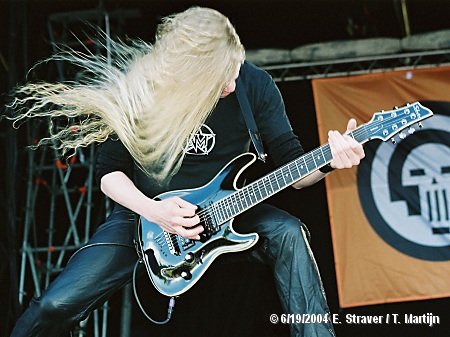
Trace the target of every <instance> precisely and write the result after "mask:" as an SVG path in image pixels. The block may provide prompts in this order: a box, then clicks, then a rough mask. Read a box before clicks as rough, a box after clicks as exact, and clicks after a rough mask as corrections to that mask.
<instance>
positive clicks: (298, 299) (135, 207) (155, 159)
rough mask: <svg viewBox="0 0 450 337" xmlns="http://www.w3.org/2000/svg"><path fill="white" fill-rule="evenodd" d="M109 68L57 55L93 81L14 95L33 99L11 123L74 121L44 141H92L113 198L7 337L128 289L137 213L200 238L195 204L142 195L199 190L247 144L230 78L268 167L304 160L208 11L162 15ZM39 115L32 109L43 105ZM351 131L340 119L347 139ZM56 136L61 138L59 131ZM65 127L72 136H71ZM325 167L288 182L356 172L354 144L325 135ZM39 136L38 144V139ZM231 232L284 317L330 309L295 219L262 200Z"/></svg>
mask: <svg viewBox="0 0 450 337" xmlns="http://www.w3.org/2000/svg"><path fill="white" fill-rule="evenodd" d="M113 48H115V55H116V56H118V60H119V62H117V63H115V64H113V65H112V66H109V65H107V64H106V63H105V62H106V61H104V60H101V59H96V58H93V59H92V61H91V62H89V63H88V62H86V59H85V58H81V57H78V56H77V55H73V54H70V53H69V54H67V55H66V58H67V60H68V61H70V62H73V63H76V64H78V65H82V66H84V67H85V68H86V69H88V70H90V71H92V72H93V73H95V74H96V75H97V76H95V79H92V80H91V82H90V83H88V84H85V83H84V84H82V83H79V84H74V85H62V84H50V83H45V84H33V85H31V84H30V85H26V86H25V87H22V88H21V89H20V91H21V92H22V93H26V94H28V95H29V97H30V98H32V99H33V100H34V101H35V105H34V106H33V107H32V108H29V110H28V111H27V112H25V113H23V114H22V115H20V116H19V117H18V119H21V118H27V117H31V116H49V117H54V116H55V115H56V114H59V115H65V116H68V117H79V118H78V119H75V120H78V121H79V124H77V125H75V126H76V127H77V128H76V129H74V128H73V126H71V127H69V128H68V129H67V130H70V131H71V132H63V131H64V130H63V131H61V132H58V133H55V134H53V135H51V137H50V140H51V141H58V142H59V144H61V148H62V150H67V149H73V148H77V147H79V146H85V145H88V144H91V143H93V142H97V143H101V145H100V146H99V148H98V156H97V179H98V181H99V183H100V187H101V190H102V191H103V192H104V193H105V194H106V195H107V196H109V197H110V198H111V199H112V200H114V201H115V206H114V209H113V211H112V213H111V215H110V216H109V217H108V219H107V220H106V222H105V223H104V224H103V225H101V226H100V227H99V228H98V229H97V231H96V233H95V234H94V235H93V237H92V238H91V240H90V241H89V243H88V244H87V245H86V247H84V248H82V249H80V250H79V251H78V252H76V253H75V254H74V255H73V257H72V258H71V260H70V261H69V263H68V264H67V267H66V268H65V270H64V271H63V272H62V273H61V274H60V275H59V276H58V277H57V278H56V279H55V280H54V281H53V282H52V284H51V285H50V286H49V287H48V289H47V290H46V292H45V293H44V294H43V295H42V296H41V297H40V298H38V299H33V300H32V301H31V303H30V306H29V308H28V309H27V310H26V311H25V312H24V314H23V315H22V316H21V317H20V318H19V320H18V321H17V324H16V326H15V328H14V330H13V332H12V336H14V337H25V336H45V337H51V336H55V337H56V336H58V337H60V336H63V335H64V334H67V333H68V332H69V330H70V329H71V328H72V327H73V326H74V325H75V324H76V323H77V322H79V321H81V320H83V319H85V318H86V317H87V316H88V315H89V313H90V312H91V311H92V310H93V309H95V308H96V307H98V306H99V305H100V304H102V303H103V302H104V301H105V300H107V299H108V297H110V296H111V294H112V293H114V292H115V291H117V290H118V289H120V288H121V287H122V286H123V285H124V284H126V283H127V282H129V281H130V279H131V277H132V270H133V267H134V265H135V263H136V259H137V256H136V252H135V249H134V246H133V238H134V231H135V220H136V217H137V216H138V215H139V216H143V217H145V218H147V219H148V220H150V221H152V222H154V223H156V224H158V225H159V226H161V227H162V228H163V229H164V230H166V231H167V232H170V233H176V234H179V235H181V236H183V237H186V238H190V239H194V240H195V239H199V238H200V237H199V234H200V233H201V232H202V231H203V227H202V226H197V225H198V223H199V217H198V216H197V215H196V213H195V212H196V206H195V205H192V204H190V203H188V202H187V201H185V200H183V199H181V198H178V197H174V198H169V199H166V200H163V201H158V200H154V199H152V197H154V196H156V195H158V194H160V193H161V192H164V191H168V190H174V189H186V188H193V187H199V186H202V185H203V184H205V183H207V182H208V181H209V180H211V178H213V177H214V176H215V174H216V173H217V172H218V171H219V170H220V169H221V168H222V167H223V166H224V165H225V164H227V163H228V162H229V161H230V160H231V159H233V158H234V157H235V156H237V155H239V154H241V153H243V152H247V151H248V149H249V146H250V140H249V137H248V133H247V128H246V125H245V121H244V119H243V116H242V113H241V110H240V107H239V104H238V101H237V98H236V94H235V89H236V80H237V78H238V77H239V78H240V83H241V84H240V85H242V86H243V87H244V90H245V92H246V94H247V96H248V99H249V102H250V105H251V106H252V110H253V114H254V117H255V120H256V123H257V125H258V129H259V131H260V133H261V137H262V139H263V141H264V144H265V146H266V147H267V152H268V154H269V156H270V157H271V158H272V159H273V161H274V162H275V163H276V164H277V165H282V164H284V163H286V162H288V161H291V160H293V159H295V158H297V157H298V156H300V155H301V154H302V153H303V149H302V147H301V145H300V142H299V140H298V138H297V136H296V135H295V134H294V133H293V130H292V128H291V125H290V123H289V121H288V118H287V116H286V113H285V108H284V104H283V100H282V97H281V95H280V92H279V91H278V89H277V87H276V85H275V83H274V82H273V80H272V79H271V77H270V76H269V75H268V74H267V73H266V72H264V71H263V70H261V69H259V68H257V67H256V66H254V65H252V64H250V63H248V62H244V49H243V46H242V44H241V43H240V40H239V37H238V35H237V34H236V32H235V30H234V28H233V26H232V25H231V24H230V22H229V21H228V19H227V18H226V17H224V16H223V15H222V14H220V13H218V12H217V11H215V10H211V9H207V8H199V7H194V8H190V9H188V10H186V11H184V12H182V13H179V14H176V15H173V16H170V17H167V18H165V19H164V20H163V23H162V24H161V25H160V26H159V27H158V32H157V35H156V39H155V42H154V44H153V45H152V46H150V45H148V44H145V43H143V42H136V44H134V45H133V47H129V46H125V45H124V44H119V43H117V42H115V43H113ZM47 103H55V104H54V105H47V106H49V108H48V109H47V110H46V111H40V110H37V109H35V107H38V106H39V105H42V104H47ZM355 128H356V122H355V120H353V119H352V120H350V121H349V123H348V126H347V129H348V131H350V130H352V129H355ZM67 130H66V131H67ZM73 130H75V132H74V131H73ZM328 135H329V144H330V147H331V149H332V154H333V160H332V162H331V163H330V164H329V165H328V166H325V167H324V168H323V169H321V171H316V172H314V173H313V174H311V175H309V176H307V177H306V178H305V179H302V180H301V181H299V182H297V183H296V184H294V185H293V186H294V187H295V188H297V189H300V188H303V187H305V186H308V185H311V184H314V183H315V182H317V181H319V180H321V179H322V178H323V177H324V176H325V175H326V174H327V173H328V172H330V171H331V170H333V169H343V168H350V167H352V166H354V165H358V164H359V161H360V160H361V159H362V158H363V157H364V151H363V148H362V146H361V145H360V144H359V143H357V142H356V141H354V140H353V139H352V138H350V137H348V136H345V135H342V134H341V133H339V132H338V131H330V132H329V134H328ZM45 142H46V140H43V141H41V143H45ZM235 228H236V229H237V230H238V231H241V232H256V233H258V234H259V235H260V241H259V242H258V243H257V245H256V246H255V247H254V248H252V249H250V250H249V251H248V255H249V257H250V258H251V259H252V260H254V261H258V262H262V263H267V264H269V265H270V266H271V267H272V268H273V273H274V277H275V282H276V287H277V291H278V294H279V297H280V300H281V303H282V307H283V309H284V311H285V312H286V313H293V314H297V313H298V314H300V313H310V314H322V315H324V314H326V313H327V312H328V311H329V309H328V306H327V303H326V299H325V293H324V290H323V287H322V283H321V280H320V277H319V273H318V270H317V267H316V264H315V261H314V258H313V256H312V253H311V250H310V248H309V246H308V241H307V239H306V234H305V230H304V227H303V224H302V222H301V221H300V220H299V219H297V218H295V217H293V216H292V215H290V214H288V213H287V212H285V211H283V210H280V209H277V208H275V207H273V206H270V205H267V204H259V205H257V206H255V207H253V208H252V209H250V210H248V211H247V212H246V213H244V214H242V215H240V216H239V217H238V218H237V219H236V221H235ZM290 329H291V335H292V336H297V337H314V336H316V337H317V336H320V337H326V336H334V330H333V326H332V325H331V323H324V324H291V325H290Z"/></svg>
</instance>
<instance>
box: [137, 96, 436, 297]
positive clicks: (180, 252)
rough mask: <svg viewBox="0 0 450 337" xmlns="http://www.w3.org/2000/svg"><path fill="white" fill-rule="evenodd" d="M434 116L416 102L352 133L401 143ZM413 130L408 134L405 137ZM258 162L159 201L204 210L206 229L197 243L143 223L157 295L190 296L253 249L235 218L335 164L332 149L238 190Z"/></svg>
mask: <svg viewBox="0 0 450 337" xmlns="http://www.w3.org/2000/svg"><path fill="white" fill-rule="evenodd" d="M432 115H433V112H432V111H431V110H429V109H428V108H426V107H424V106H422V105H421V104H420V103H418V102H415V103H413V104H408V105H406V106H404V107H401V108H396V109H394V110H391V111H386V112H384V111H382V112H377V113H375V114H374V115H373V117H372V119H371V120H370V122H368V123H366V124H362V125H360V126H359V127H358V128H357V129H355V130H353V131H352V132H350V133H348V135H350V136H351V137H353V138H354V139H355V140H356V141H358V142H359V143H361V144H363V143H365V142H367V141H369V140H372V139H381V140H383V141H386V140H388V139H392V140H393V142H395V140H394V138H393V137H394V136H395V135H397V134H399V137H400V138H401V139H403V138H405V137H406V136H407V134H411V133H413V132H414V130H415V129H414V128H412V127H410V126H411V125H413V124H416V123H418V126H419V127H421V126H422V125H421V124H420V121H422V120H424V119H426V118H428V117H431V116H432ZM406 128H409V129H408V131H403V130H405V129H406ZM255 160H256V156H255V155H254V154H252V153H244V154H242V155H240V156H238V157H236V158H234V159H233V160H232V161H231V162H229V163H228V164H227V165H226V166H225V167H224V168H222V170H221V171H220V172H219V173H217V175H216V176H215V177H214V178H213V179H212V180H211V181H210V182H209V183H207V184H206V185H204V186H202V187H199V188H194V189H186V190H177V191H170V192H166V193H163V194H160V195H159V196H158V197H157V198H158V199H160V200H164V199H167V198H170V197H175V196H178V197H180V198H182V199H184V200H186V201H188V202H190V203H192V204H194V205H197V206H198V209H197V215H198V216H199V217H200V225H202V226H203V227H204V231H203V233H201V234H200V237H201V239H200V240H191V239H187V238H184V237H182V236H180V235H177V234H172V233H168V232H166V231H164V230H163V229H162V228H161V227H160V226H158V225H157V224H155V223H152V222H150V221H148V220H146V219H145V218H143V217H141V218H140V221H139V225H138V226H139V228H138V232H139V244H138V250H139V253H140V255H141V256H142V259H143V262H144V264H145V267H146V269H147V272H148V275H149V277H150V279H151V281H152V283H153V284H154V286H155V287H156V289H157V290H158V291H159V292H160V293H162V294H163V295H167V296H178V295H180V294H182V293H184V292H186V291H187V290H189V289H190V288H191V287H192V286H193V285H194V284H195V283H196V282H197V281H198V280H199V279H200V278H201V276H202V275H203V274H204V273H205V271H206V270H207V269H208V267H209V266H210V265H211V263H212V262H213V261H214V260H215V259H216V258H217V257H218V256H219V255H221V254H223V253H229V252H238V251H242V250H245V249H248V248H250V247H252V246H253V245H254V244H255V243H256V242H257V240H258V234H256V233H251V234H245V235H242V234H239V233H236V232H235V231H234V230H233V227H232V223H233V218H234V217H236V216H237V215H239V214H241V213H243V212H244V211H246V210H248V209H249V208H251V207H253V206H255V205H257V204H258V203H260V202H262V201H263V200H265V199H267V198H269V197H270V196H272V195H274V194H275V193H277V192H279V191H281V190H283V189H284V188H286V187H288V186H290V185H292V184H294V183H295V182H297V181H299V180H300V179H302V178H304V177H306V176H308V175H309V174H311V173H312V172H314V171H316V170H318V169H319V168H321V167H322V166H325V165H326V164H328V163H329V162H331V160H332V154H331V150H330V147H329V145H328V144H325V145H322V146H320V147H318V148H316V149H315V150H313V151H310V152H307V153H305V154H303V155H302V156H300V157H299V158H297V159H295V160H293V161H291V162H289V163H288V164H286V165H284V166H282V167H280V168H278V169H276V170H275V171H273V172H271V173H269V174H267V175H265V176H264V177H262V178H259V179H258V180H256V181H254V182H252V183H250V184H248V185H246V186H244V187H242V188H238V187H237V180H238V178H239V175H240V174H241V173H242V172H243V171H244V170H245V169H246V168H247V167H249V166H250V165H251V164H252V163H253V162H254V161H255Z"/></svg>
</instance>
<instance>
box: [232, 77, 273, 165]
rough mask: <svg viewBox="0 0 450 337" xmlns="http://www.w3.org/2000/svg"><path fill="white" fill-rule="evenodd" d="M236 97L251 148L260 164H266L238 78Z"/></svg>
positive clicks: (241, 84) (255, 127)
mask: <svg viewBox="0 0 450 337" xmlns="http://www.w3.org/2000/svg"><path fill="white" fill-rule="evenodd" d="M236 97H237V99H238V102H239V106H240V108H241V111H242V115H243V116H244V120H245V124H246V125H247V129H248V133H249V134H250V139H251V140H252V143H253V146H254V147H255V150H256V152H257V154H258V159H259V160H261V161H262V162H264V163H265V162H266V157H267V154H266V153H265V151H264V146H263V142H262V139H261V136H260V134H259V131H258V127H257V126H256V122H255V117H254V116H253V111H252V108H251V106H250V102H249V101H248V97H247V93H246V92H245V87H244V84H243V83H242V80H241V78H240V77H238V79H237V81H236Z"/></svg>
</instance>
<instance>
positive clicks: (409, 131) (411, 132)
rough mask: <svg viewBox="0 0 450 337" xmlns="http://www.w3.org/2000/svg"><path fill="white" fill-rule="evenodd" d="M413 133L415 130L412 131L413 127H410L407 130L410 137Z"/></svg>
mask: <svg viewBox="0 0 450 337" xmlns="http://www.w3.org/2000/svg"><path fill="white" fill-rule="evenodd" d="M415 131H416V129H414V128H413V127H410V128H409V129H408V133H409V134H410V135H412V134H413V133H414V132H415Z"/></svg>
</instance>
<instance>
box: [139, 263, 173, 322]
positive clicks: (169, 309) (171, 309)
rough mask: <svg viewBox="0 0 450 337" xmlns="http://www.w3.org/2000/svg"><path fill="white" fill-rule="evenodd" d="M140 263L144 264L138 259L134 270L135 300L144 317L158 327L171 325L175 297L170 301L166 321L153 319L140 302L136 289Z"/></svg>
mask: <svg viewBox="0 0 450 337" xmlns="http://www.w3.org/2000/svg"><path fill="white" fill-rule="evenodd" d="M140 263H143V261H142V259H141V258H140V259H138V260H137V261H136V264H135V265H134V269H133V292H134V298H135V299H136V302H137V304H138V306H139V309H141V311H142V313H143V314H144V316H145V317H146V318H147V319H148V320H149V321H150V322H152V323H155V324H158V325H163V324H167V323H169V321H170V319H171V318H172V313H173V310H174V308H175V297H171V298H170V300H169V305H168V307H167V318H166V319H165V320H164V321H157V320H155V319H153V318H151V317H150V316H149V315H148V314H147V312H146V311H145V309H144V307H143V306H142V304H141V301H140V300H139V296H138V294H137V289H136V271H137V268H138V266H139V264H140Z"/></svg>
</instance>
